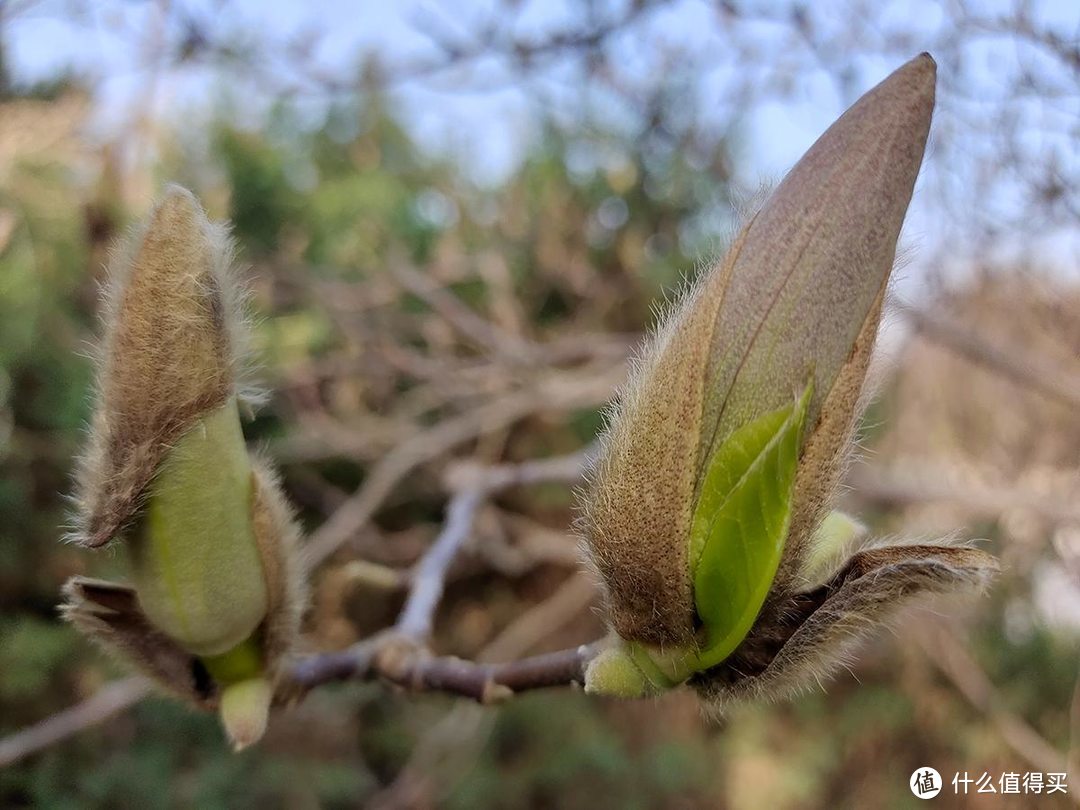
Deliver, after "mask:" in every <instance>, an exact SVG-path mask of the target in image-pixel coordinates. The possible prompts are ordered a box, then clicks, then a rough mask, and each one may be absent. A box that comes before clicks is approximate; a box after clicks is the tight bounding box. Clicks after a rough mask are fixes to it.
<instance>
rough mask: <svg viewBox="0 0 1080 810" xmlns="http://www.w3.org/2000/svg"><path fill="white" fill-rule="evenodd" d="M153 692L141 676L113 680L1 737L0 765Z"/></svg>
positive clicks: (86, 725) (1, 766) (58, 740)
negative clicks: (26, 726) (79, 700)
mask: <svg viewBox="0 0 1080 810" xmlns="http://www.w3.org/2000/svg"><path fill="white" fill-rule="evenodd" d="M150 691H151V687H150V682H149V681H148V680H146V679H145V678H141V677H132V678H124V679H123V680H119V681H114V682H113V683H110V684H109V685H108V686H105V687H103V688H102V689H100V690H98V691H97V692H96V693H95V694H93V695H92V696H90V697H89V698H87V699H86V700H84V701H83V702H82V703H79V704H76V705H75V706H72V707H71V708H70V709H65V710H64V711H62V712H58V713H56V714H54V715H52V716H51V717H47V718H46V719H44V720H42V721H41V722H40V723H35V724H34V725H32V726H29V727H28V728H24V729H22V730H20V731H17V732H15V733H14V734H12V735H11V736H9V737H5V738H4V739H2V740H0V768H4V767H7V766H8V765H12V764H14V763H16V762H18V761H19V760H21V759H24V758H25V757H28V756H30V755H31V754H36V753H37V752H38V751H42V750H44V749H45V748H48V747H49V746H51V745H55V744H56V743H58V742H60V741H62V740H65V739H67V738H68V737H73V736H74V735H76V734H78V733H79V732H80V731H83V730H85V729H88V728H90V727H91V726H96V725H97V724H98V723H102V722H104V721H105V720H108V719H109V718H110V717H112V716H113V715H116V714H119V713H120V712H122V711H124V710H126V709H128V708H130V707H132V706H134V705H135V704H136V703H138V702H139V701H140V700H142V699H143V698H144V697H146V696H147V695H148V694H150Z"/></svg>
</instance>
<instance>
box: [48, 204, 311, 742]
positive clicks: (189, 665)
mask: <svg viewBox="0 0 1080 810" xmlns="http://www.w3.org/2000/svg"><path fill="white" fill-rule="evenodd" d="M240 298H241V295H240V288H239V286H238V284H237V282H236V280H235V278H233V276H232V271H231V250H230V245H229V240H228V236H227V232H226V231H225V229H224V228H222V227H221V226H217V225H213V224H211V223H210V222H209V221H208V220H207V218H206V216H205V214H204V213H203V211H202V209H201V208H200V206H199V204H198V203H197V202H196V200H195V198H194V197H192V196H191V194H189V193H188V192H187V191H184V190H183V189H180V188H177V187H171V188H170V189H169V190H168V191H167V192H166V194H165V197H164V199H163V200H162V201H161V203H159V205H158V206H157V207H156V208H155V210H154V211H153V212H152V214H151V215H150V217H149V219H148V221H147V223H146V224H145V225H144V226H143V228H142V229H141V230H140V231H139V232H137V233H136V234H135V236H134V237H133V239H132V243H131V244H130V245H129V246H127V248H126V250H124V251H122V252H120V254H119V255H118V257H117V261H116V263H115V266H114V268H113V271H112V275H111V284H110V287H109V289H108V291H107V297H106V307H105V335H104V340H103V344H102V348H101V356H100V365H99V390H98V403H97V409H96V412H95V414H94V418H93V421H92V426H91V435H90V441H89V449H88V451H87V453H86V455H85V457H84V459H83V462H82V465H81V466H80V469H79V474H78V480H77V502H78V505H79V512H78V515H77V528H76V531H75V532H74V533H73V539H74V541H75V542H77V543H80V544H82V545H85V546H89V547H92V548H93V547H99V546H102V545H105V544H106V543H108V542H109V541H111V540H122V541H123V543H124V547H125V549H126V550H127V551H128V553H129V554H128V556H129V559H130V562H131V578H132V582H133V586H134V587H128V586H124V585H114V584H111V583H105V582H99V581H95V580H87V579H84V578H75V579H73V580H72V581H70V582H69V583H68V584H67V586H66V588H65V593H66V595H67V598H68V601H67V604H66V605H65V607H64V611H65V615H66V616H67V618H68V619H69V620H70V621H72V622H73V623H74V624H75V625H76V626H77V627H78V628H79V629H80V630H82V631H83V632H85V633H86V634H87V635H89V636H90V637H92V638H93V639H95V640H96V641H98V642H99V643H101V644H102V645H103V646H104V647H106V648H107V649H108V650H110V651H113V652H116V653H118V654H120V655H121V656H122V657H124V658H125V659H127V660H128V661H129V662H130V663H132V664H133V665H135V666H136V667H138V668H139V669H141V670H143V671H144V672H146V673H147V674H149V675H151V676H153V677H154V678H155V679H156V680H157V681H158V682H159V683H161V684H162V685H163V686H164V687H165V688H167V689H169V690H170V691H172V692H173V693H174V694H177V695H179V696H181V697H184V698H186V699H188V700H190V701H191V702H192V703H195V704H196V705H198V706H200V707H204V708H220V711H221V716H222V720H223V722H224V724H225V727H226V731H227V732H228V734H229V736H230V738H231V739H232V740H233V742H234V744H235V745H236V746H237V747H238V748H239V747H243V746H244V745H248V744H250V743H251V742H254V740H255V739H257V738H258V737H259V736H260V735H261V734H262V731H263V729H265V726H266V714H267V712H268V711H269V707H270V703H271V698H272V696H273V682H274V680H275V678H276V676H277V675H278V672H279V670H280V667H281V663H282V661H283V660H284V658H285V656H286V655H287V654H288V652H289V650H290V648H291V647H292V646H293V644H294V642H295V639H296V637H297V634H298V632H299V622H300V614H301V611H302V606H303V601H304V587H305V586H304V570H303V565H302V564H301V562H300V560H299V557H298V545H297V531H296V529H295V526H294V524H293V522H292V519H291V516H290V514H289V511H288V508H287V507H286V506H285V504H284V501H283V500H282V498H281V495H280V492H279V488H278V486H277V483H276V481H275V479H274V478H273V476H272V475H271V474H270V473H269V472H268V471H267V470H266V469H264V467H263V465H262V464H261V462H259V461H258V460H256V459H253V458H251V457H250V456H249V454H248V452H247V449H246V448H245V446H244V440H243V435H242V433H241V431H240V421H239V410H238V403H239V402H240V401H241V400H242V399H244V398H245V397H246V396H247V392H245V391H244V390H242V388H241V387H240V386H239V384H238V382H237V380H238V377H239V373H240V368H241V355H242V346H243V340H244V328H245V327H244V323H243V317H242V307H241V300H240Z"/></svg>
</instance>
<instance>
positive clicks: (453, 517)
mask: <svg viewBox="0 0 1080 810" xmlns="http://www.w3.org/2000/svg"><path fill="white" fill-rule="evenodd" d="M483 499H484V496H483V493H481V492H480V491H479V490H465V491H464V492H459V493H458V494H457V495H455V496H454V497H453V499H452V500H451V501H450V506H449V508H448V509H447V510H446V523H445V525H444V526H443V529H442V531H441V532H439V536H438V537H436V538H435V542H434V543H432V544H431V548H430V549H428V552H427V554H425V555H424V556H423V557H422V558H421V560H420V564H419V565H417V566H416V569H415V570H414V572H413V576H412V586H411V587H410V588H409V596H408V598H407V599H406V600H405V607H404V608H402V610H401V615H400V616H399V617H398V620H397V624H396V625H395V630H396V631H397V633H398V634H399V635H401V636H404V637H406V638H409V639H412V640H414V641H416V642H418V643H421V644H424V643H427V641H428V639H429V638H430V637H431V630H432V627H433V626H434V624H435V611H436V609H437V608H438V607H439V600H440V599H441V598H442V595H443V591H444V590H445V588H446V575H447V572H448V571H449V570H450V564H451V563H452V562H453V561H454V558H455V557H457V553H458V551H459V549H460V548H461V546H462V545H463V544H464V543H465V541H466V540H467V539H468V537H469V533H470V532H471V531H472V527H473V519H474V518H475V517H476V510H477V509H479V507H480V504H481V503H483Z"/></svg>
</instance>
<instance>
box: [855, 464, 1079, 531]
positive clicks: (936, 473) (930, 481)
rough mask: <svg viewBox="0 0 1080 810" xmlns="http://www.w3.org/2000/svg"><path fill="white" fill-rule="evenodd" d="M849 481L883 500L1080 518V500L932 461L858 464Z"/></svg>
mask: <svg viewBox="0 0 1080 810" xmlns="http://www.w3.org/2000/svg"><path fill="white" fill-rule="evenodd" d="M847 483H848V485H849V486H851V488H852V490H853V495H854V497H856V498H859V499H862V500H866V501H873V502H876V503H880V504H906V503H923V502H926V501H950V502H953V503H958V504H961V505H963V506H966V507H968V508H969V509H972V510H974V511H976V512H979V513H980V514H984V515H990V516H994V517H997V516H1000V515H1001V514H1003V513H1004V512H1006V511H1008V510H1010V509H1030V510H1031V511H1033V512H1035V513H1036V514H1038V515H1041V516H1042V517H1045V518H1048V519H1049V520H1052V521H1054V522H1055V523H1072V522H1080V505H1078V504H1074V503H1068V502H1065V501H1062V500H1060V499H1057V498H1053V497H1050V496H1047V495H1046V494H1045V493H1042V492H1039V491H1026V490H1024V489H1022V488H1020V487H1018V486H1015V485H1014V486H991V485H988V484H983V483H980V482H977V481H971V480H965V481H959V480H957V476H956V475H950V473H949V471H948V470H945V469H942V468H936V467H933V466H929V465H926V466H919V467H907V468H904V467H898V468H894V469H881V468H875V467H871V466H870V465H867V464H859V465H856V466H855V467H853V468H852V470H851V472H850V474H849V476H848V481H847Z"/></svg>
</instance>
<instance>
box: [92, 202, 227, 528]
mask: <svg viewBox="0 0 1080 810" xmlns="http://www.w3.org/2000/svg"><path fill="white" fill-rule="evenodd" d="M230 260H231V249H230V245H229V240H228V235H227V231H226V229H225V228H223V227H222V226H219V225H215V224H212V223H211V222H209V220H207V218H206V215H205V214H204V213H203V210H202V208H201V207H200V206H199V203H198V202H197V201H196V200H195V198H194V197H193V196H192V195H191V194H190V193H189V192H187V191H185V190H184V189H182V188H179V187H178V186H171V187H170V188H169V189H168V190H167V192H166V194H165V196H164V198H163V199H162V201H161V202H160V203H159V204H158V206H157V207H156V208H155V209H154V211H153V213H152V214H151V215H150V217H149V218H148V220H147V222H146V223H145V224H144V225H143V226H142V227H141V228H140V229H139V230H138V231H137V232H136V233H135V234H133V236H132V238H131V239H130V242H129V243H128V244H127V245H126V246H125V247H124V248H122V249H121V250H120V251H118V252H117V255H116V256H115V258H114V261H113V263H112V267H111V271H110V279H109V283H108V286H107V288H106V291H105V308H104V309H105V311H104V317H103V320H104V324H105V333H104V336H103V340H102V344H101V347H100V349H99V357H98V362H99V384H98V393H97V400H98V401H97V406H96V408H95V413H94V417H93V422H92V424H91V431H90V436H89V441H88V449H87V451H86V454H85V456H84V457H83V459H82V462H81V464H80V467H79V471H78V476H77V481H76V483H77V492H76V500H77V503H78V514H77V516H76V528H75V531H74V532H73V533H72V539H73V540H74V541H75V542H77V543H80V544H81V545H85V546H91V547H97V546H101V545H104V544H105V543H107V542H108V541H109V540H110V539H112V538H113V537H114V536H115V535H116V534H117V533H118V532H119V531H120V530H121V529H122V528H123V527H124V526H125V525H126V524H127V522H128V521H130V520H131V518H132V516H133V514H134V512H135V511H136V508H137V506H138V504H139V501H140V498H141V497H142V496H143V493H144V491H145V490H146V486H147V484H148V483H149V482H150V479H151V478H152V477H153V474H154V471H155V470H156V469H157V468H158V465H159V464H160V462H161V459H162V457H163V455H164V453H165V452H166V451H167V450H168V448H169V446H170V445H171V444H172V443H173V442H174V441H175V440H176V439H177V438H178V437H179V436H180V435H181V434H182V433H183V432H184V431H185V430H186V429H187V428H188V427H190V426H191V425H192V424H193V423H194V422H195V420H196V419H198V417H199V416H200V415H202V414H204V413H206V412H208V411H210V410H212V409H213V408H215V407H217V406H220V405H221V404H222V403H224V402H225V400H226V399H227V398H228V397H229V396H230V395H232V394H233V393H236V379H237V374H238V366H239V359H238V358H239V354H240V348H239V345H238V342H239V337H240V335H239V329H240V323H241V321H242V319H241V317H240V314H239V310H240V306H239V301H238V300H237V295H238V294H237V292H236V289H237V285H236V283H235V282H234V281H233V280H232V279H229V278H228V277H227V274H228V273H229V272H231V271H230Z"/></svg>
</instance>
